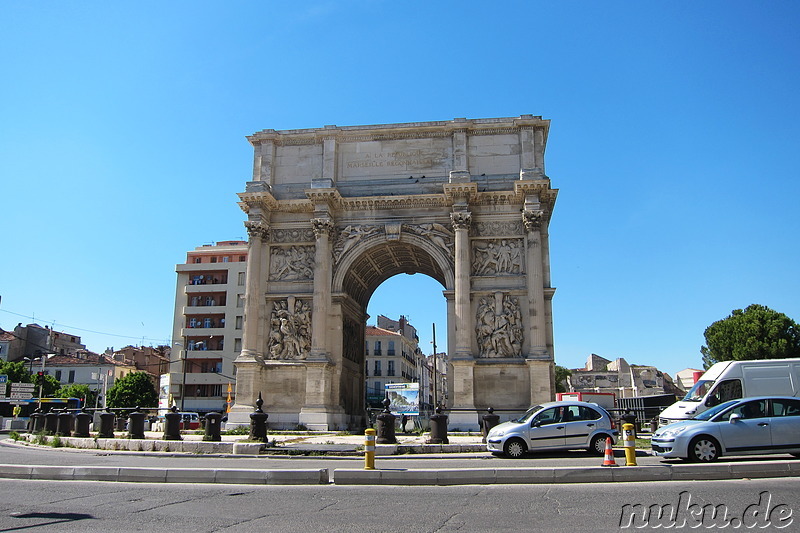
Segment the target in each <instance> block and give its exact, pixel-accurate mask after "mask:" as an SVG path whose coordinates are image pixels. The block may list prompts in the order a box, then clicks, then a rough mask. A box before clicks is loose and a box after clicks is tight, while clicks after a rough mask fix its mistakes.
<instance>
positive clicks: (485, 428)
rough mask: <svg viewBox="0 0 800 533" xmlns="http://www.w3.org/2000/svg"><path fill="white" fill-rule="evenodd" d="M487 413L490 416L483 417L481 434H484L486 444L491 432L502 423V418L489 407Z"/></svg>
mask: <svg viewBox="0 0 800 533" xmlns="http://www.w3.org/2000/svg"><path fill="white" fill-rule="evenodd" d="M486 412H487V413H488V414H485V415H483V417H482V420H483V423H482V424H481V433H482V434H483V442H484V443H485V442H486V437H487V436H488V435H489V430H490V429H492V428H493V427H495V426H496V425H497V424H498V422H500V417H499V416H498V415H496V414H494V409H492V408H491V407H489V408H488V409H487V410H486Z"/></svg>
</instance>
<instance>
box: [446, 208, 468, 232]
mask: <svg viewBox="0 0 800 533" xmlns="http://www.w3.org/2000/svg"><path fill="white" fill-rule="evenodd" d="M450 222H451V223H452V224H453V229H469V225H470V224H471V223H472V213H470V212H469V211H457V212H455V213H450Z"/></svg>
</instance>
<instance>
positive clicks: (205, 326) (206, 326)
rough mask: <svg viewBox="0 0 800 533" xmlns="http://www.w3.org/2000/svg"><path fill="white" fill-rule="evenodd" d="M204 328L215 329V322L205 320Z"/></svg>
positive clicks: (208, 319)
mask: <svg viewBox="0 0 800 533" xmlns="http://www.w3.org/2000/svg"><path fill="white" fill-rule="evenodd" d="M203 327H204V328H211V327H214V322H213V321H212V320H211V319H210V318H206V319H204V320H203Z"/></svg>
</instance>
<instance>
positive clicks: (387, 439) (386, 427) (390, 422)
mask: <svg viewBox="0 0 800 533" xmlns="http://www.w3.org/2000/svg"><path fill="white" fill-rule="evenodd" d="M389 405H391V402H390V401H389V398H386V399H384V400H383V411H382V412H381V414H379V415H378V416H377V419H378V427H377V431H378V435H377V438H376V439H375V442H377V443H378V444H397V437H396V436H395V434H394V421H395V420H396V419H397V417H396V416H394V415H393V414H392V413H391V411H389Z"/></svg>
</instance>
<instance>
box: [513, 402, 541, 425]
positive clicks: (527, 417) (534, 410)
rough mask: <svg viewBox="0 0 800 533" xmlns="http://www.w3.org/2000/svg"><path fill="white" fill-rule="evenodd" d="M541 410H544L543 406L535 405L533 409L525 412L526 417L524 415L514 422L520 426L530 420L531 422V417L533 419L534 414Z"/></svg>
mask: <svg viewBox="0 0 800 533" xmlns="http://www.w3.org/2000/svg"><path fill="white" fill-rule="evenodd" d="M541 408H542V406H541V405H534V406H533V407H531V408H530V409H528V410H527V411H525V414H524V415H522V416H521V417H519V418H517V419H516V420H514V422H518V423H520V424H522V423H525V422H527V421H528V420H530V419H531V417H532V416H533V415H534V414H535V413H536V412H537V411H539V410H540V409H541Z"/></svg>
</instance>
